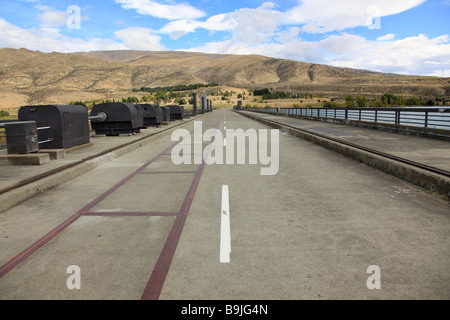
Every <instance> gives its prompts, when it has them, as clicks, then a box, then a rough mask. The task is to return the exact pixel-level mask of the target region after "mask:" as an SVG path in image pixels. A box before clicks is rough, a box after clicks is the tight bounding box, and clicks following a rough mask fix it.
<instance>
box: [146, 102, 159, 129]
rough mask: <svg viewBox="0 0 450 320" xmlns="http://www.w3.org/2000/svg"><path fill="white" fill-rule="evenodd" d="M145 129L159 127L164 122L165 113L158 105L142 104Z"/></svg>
mask: <svg viewBox="0 0 450 320" xmlns="http://www.w3.org/2000/svg"><path fill="white" fill-rule="evenodd" d="M141 106H142V113H143V116H144V127H159V126H161V122H163V111H162V109H161V107H160V106H159V105H157V104H152V103H151V104H141Z"/></svg>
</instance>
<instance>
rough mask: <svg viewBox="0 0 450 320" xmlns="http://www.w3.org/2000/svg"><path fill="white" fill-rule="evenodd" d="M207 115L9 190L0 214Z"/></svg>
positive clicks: (0, 202)
mask: <svg viewBox="0 0 450 320" xmlns="http://www.w3.org/2000/svg"><path fill="white" fill-rule="evenodd" d="M206 115H207V114H204V115H201V116H200V117H196V118H195V119H190V120H187V121H185V122H182V123H180V124H178V125H175V126H173V127H170V128H167V129H165V130H164V131H159V132H155V133H153V134H150V135H149V136H148V137H143V138H141V139H139V140H137V141H133V142H130V143H128V144H126V145H124V146H122V147H120V146H119V148H117V149H115V150H113V151H111V152H108V153H106V154H100V155H98V156H94V157H93V158H91V159H89V160H86V161H80V163H78V164H76V165H74V166H71V167H69V168H66V169H64V170H62V171H60V172H57V173H54V174H51V175H49V176H47V177H44V178H42V179H39V180H37V181H34V182H31V183H27V184H26V185H23V186H20V187H17V188H14V189H12V190H9V191H7V192H5V193H2V194H0V212H3V211H6V210H8V209H10V208H12V207H14V206H15V205H17V204H19V203H20V202H22V201H25V200H27V199H30V198H32V197H34V196H36V195H38V194H40V193H43V192H45V191H46V190H49V189H51V188H53V187H56V186H57V185H59V184H61V183H63V182H67V181H69V180H71V179H73V178H75V177H77V176H79V175H81V174H83V173H86V172H88V171H90V170H92V169H94V168H96V167H98V166H100V165H103V164H105V163H107V162H109V161H111V160H114V159H116V158H119V157H120V156H122V155H124V154H127V153H129V152H131V151H133V150H136V149H138V148H140V147H142V146H144V145H146V144H148V143H150V142H152V141H153V140H155V139H157V138H159V137H160V135H161V134H167V133H170V132H171V131H172V130H175V129H177V128H178V127H180V126H182V125H184V124H187V123H189V122H191V121H194V120H197V119H199V118H202V117H204V116H206Z"/></svg>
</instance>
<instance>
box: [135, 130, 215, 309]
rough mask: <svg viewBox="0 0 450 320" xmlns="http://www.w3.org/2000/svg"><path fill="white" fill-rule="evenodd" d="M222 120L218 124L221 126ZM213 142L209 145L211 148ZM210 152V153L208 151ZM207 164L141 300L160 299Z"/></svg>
mask: <svg viewBox="0 0 450 320" xmlns="http://www.w3.org/2000/svg"><path fill="white" fill-rule="evenodd" d="M219 125H220V122H219V124H218V125H217V128H219ZM211 146H212V145H211V143H210V144H209V145H208V148H210V147H211ZM207 154H209V153H207ZM205 166H206V163H205V160H204V159H203V162H202V164H201V165H200V166H199V168H198V170H197V172H196V174H195V177H194V179H193V181H192V183H191V186H190V187H189V190H188V192H187V194H186V196H185V198H184V201H183V203H182V205H181V208H180V213H181V214H180V215H179V216H177V217H176V219H175V222H174V223H173V225H172V228H171V229H170V232H169V235H168V236H167V239H166V242H165V243H164V246H163V249H162V251H161V254H160V256H159V258H158V261H157V262H156V264H155V267H154V268H153V271H152V274H151V275H150V278H149V280H148V281H147V284H146V285H145V289H144V292H143V293H142V296H141V300H158V299H159V296H160V294H161V291H162V288H163V286H164V282H165V280H166V277H167V274H168V273H169V269H170V265H171V263H172V260H173V257H174V255H175V251H176V248H177V246H178V242H179V240H180V237H181V232H182V231H183V227H184V225H185V222H186V219H187V217H188V214H189V209H190V207H191V204H192V201H193V199H194V196H195V193H196V191H197V187H198V185H199V182H200V178H201V177H202V174H203V170H204V168H205Z"/></svg>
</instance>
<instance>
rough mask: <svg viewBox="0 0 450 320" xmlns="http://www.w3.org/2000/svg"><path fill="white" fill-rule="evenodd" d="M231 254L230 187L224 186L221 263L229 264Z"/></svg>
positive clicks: (221, 218) (221, 221)
mask: <svg viewBox="0 0 450 320" xmlns="http://www.w3.org/2000/svg"><path fill="white" fill-rule="evenodd" d="M230 253H231V226H230V200H229V191H228V185H222V210H221V214H220V262H221V263H229V262H230Z"/></svg>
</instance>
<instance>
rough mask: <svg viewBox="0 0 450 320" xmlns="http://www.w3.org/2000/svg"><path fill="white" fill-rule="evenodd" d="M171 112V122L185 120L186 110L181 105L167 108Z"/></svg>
mask: <svg viewBox="0 0 450 320" xmlns="http://www.w3.org/2000/svg"><path fill="white" fill-rule="evenodd" d="M167 107H168V108H169V110H170V120H183V118H184V108H183V107H182V106H179V105H170V106H167Z"/></svg>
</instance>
